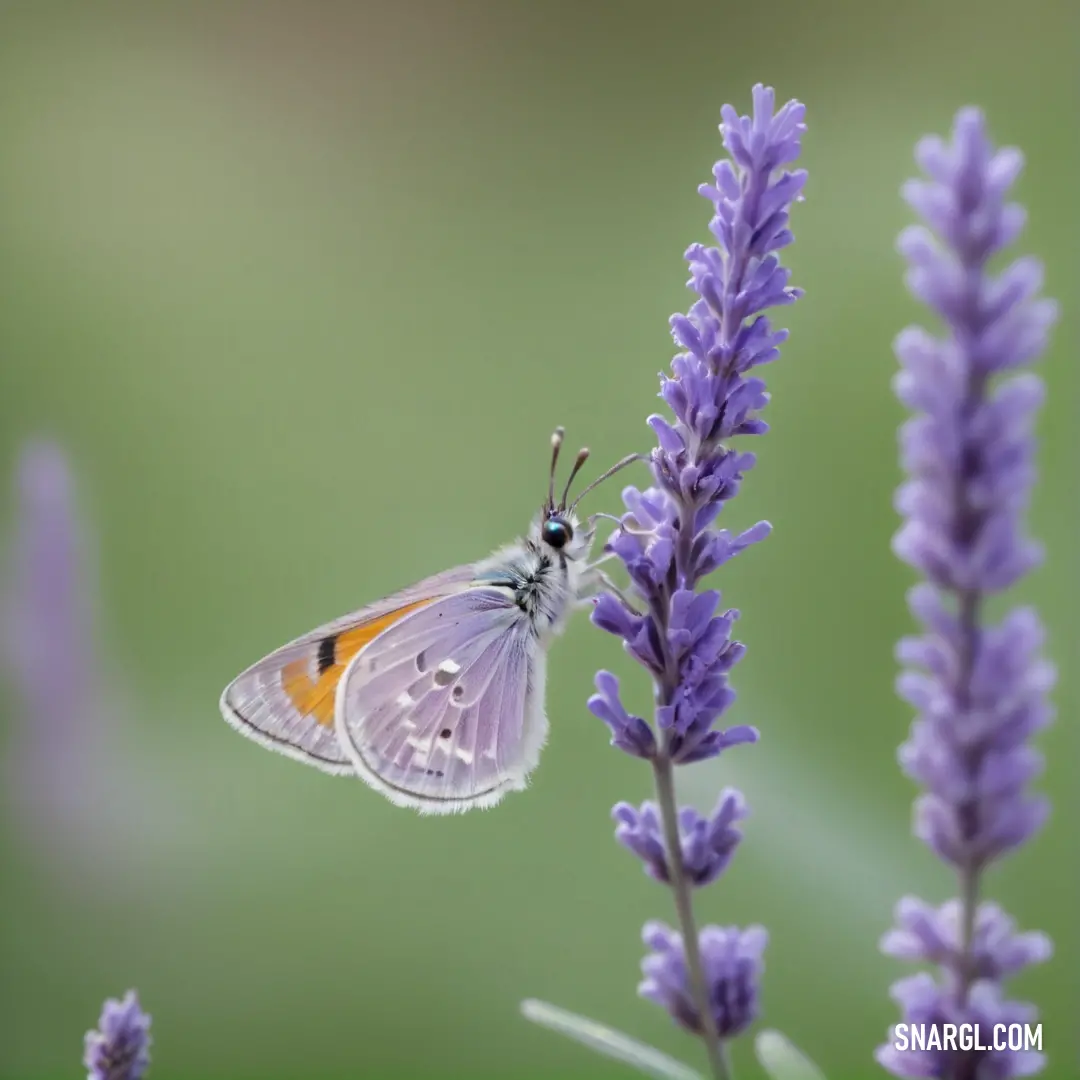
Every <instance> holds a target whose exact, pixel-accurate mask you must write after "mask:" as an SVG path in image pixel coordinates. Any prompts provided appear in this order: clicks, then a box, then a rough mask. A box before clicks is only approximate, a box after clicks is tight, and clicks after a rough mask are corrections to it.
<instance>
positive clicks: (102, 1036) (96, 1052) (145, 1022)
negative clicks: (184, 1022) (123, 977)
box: [83, 990, 150, 1080]
mask: <svg viewBox="0 0 1080 1080" xmlns="http://www.w3.org/2000/svg"><path fill="white" fill-rule="evenodd" d="M83 1064H84V1065H85V1066H86V1067H87V1069H89V1070H90V1071H89V1073H88V1074H87V1080H141V1078H142V1076H143V1075H144V1074H145V1073H146V1070H147V1069H148V1068H149V1066H150V1017H149V1016H148V1015H147V1014H146V1013H144V1012H143V1011H142V1009H141V1008H140V1006H139V999H138V996H137V995H136V993H135V991H134V990H129V991H128V992H127V993H126V994H125V995H124V999H123V1000H122V1001H117V1000H116V999H115V998H109V999H108V1000H107V1001H106V1002H105V1007H104V1008H103V1009H102V1010H101V1019H100V1020H99V1021H98V1030H96V1031H88V1032H87V1033H86V1049H85V1053H84V1054H83Z"/></svg>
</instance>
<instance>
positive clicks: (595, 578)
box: [575, 556, 644, 616]
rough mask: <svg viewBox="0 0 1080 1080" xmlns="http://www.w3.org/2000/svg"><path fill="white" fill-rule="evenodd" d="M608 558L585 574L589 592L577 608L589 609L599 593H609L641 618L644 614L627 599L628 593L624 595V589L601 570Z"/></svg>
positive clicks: (579, 599)
mask: <svg viewBox="0 0 1080 1080" xmlns="http://www.w3.org/2000/svg"><path fill="white" fill-rule="evenodd" d="M607 558H609V556H604V558H603V559H598V560H597V562H595V563H593V564H592V566H590V567H589V569H588V570H587V571H586V572H585V580H584V582H583V585H584V589H585V590H587V591H585V592H584V595H582V596H579V597H578V599H577V601H576V605H575V606H577V607H579V608H586V607H589V606H590V605H591V604H592V603H593V601H594V600H595V599H596V595H597V593H599V592H603V591H607V592H609V593H611V594H612V595H613V596H614V597H615V598H616V599H617V600H618V601H619V603H621V604H622V605H623V607H624V608H626V610H627V611H629V612H632V613H633V614H634V615H637V616H641V615H642V614H644V613H643V612H641V611H638V609H637V608H636V607H634V605H633V603H632V602H631V601H630V599H629V598H628V597H627V595H626V593H624V592H623V591H622V589H620V588H619V586H618V585H616V584H615V582H614V581H612V580H611V578H610V577H608V575H607V574H605V573H604V571H603V570H601V569H600V568H599V563H600V562H603V561H604V560H605V559H607Z"/></svg>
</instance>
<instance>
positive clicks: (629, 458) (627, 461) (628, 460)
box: [570, 454, 649, 513]
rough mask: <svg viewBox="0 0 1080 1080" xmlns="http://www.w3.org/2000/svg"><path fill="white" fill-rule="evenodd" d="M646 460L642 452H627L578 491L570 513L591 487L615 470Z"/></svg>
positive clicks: (608, 477)
mask: <svg viewBox="0 0 1080 1080" xmlns="http://www.w3.org/2000/svg"><path fill="white" fill-rule="evenodd" d="M580 456H581V455H580V454H579V455H578V457H580ZM648 460H649V459H648V458H647V457H646V456H645V455H644V454H627V455H626V457H624V458H623V459H622V461H617V462H615V464H614V465H612V466H611V468H610V469H608V470H607V472H603V473H601V474H600V475H599V476H598V477H597V478H596V479H595V480H594V481H593V482H592V483H591V484H589V485H588V486H586V487H585V489H584V490H582V491H579V492H578V497H577V498H576V499H575V500H574V501H573V502H572V503H571V504H570V511H571V513H572V512H573V510H574V507H576V506H577V504H578V503H579V502H581V500H582V499H583V498H585V496H586V495H588V494H589V492H590V491H592V489H593V488H594V487H596V486H597V485H598V484H602V483H603V482H604V481H605V480H608V479H610V478H611V477H612V476H614V475H615V474H616V473H617V472H622V470H623V469H625V468H626V466H627V465H633V464H634V462H635V461H648Z"/></svg>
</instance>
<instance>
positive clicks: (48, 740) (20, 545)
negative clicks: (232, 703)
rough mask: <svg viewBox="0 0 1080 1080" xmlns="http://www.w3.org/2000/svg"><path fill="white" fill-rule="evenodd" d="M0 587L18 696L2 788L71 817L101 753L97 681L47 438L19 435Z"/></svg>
mask: <svg viewBox="0 0 1080 1080" xmlns="http://www.w3.org/2000/svg"><path fill="white" fill-rule="evenodd" d="M15 479H16V494H17V504H16V522H15V530H16V531H15V536H14V542H13V544H12V561H11V565H10V567H9V575H8V580H7V582H6V589H5V596H4V610H3V615H4V620H3V622H4V626H3V629H4V654H5V659H6V661H7V665H6V666H7V667H8V668H9V670H10V672H11V674H12V676H13V681H14V684H15V689H16V691H17V694H18V697H19V699H20V707H21V721H20V722H19V723H18V724H16V725H15V726H14V728H13V731H12V745H11V751H10V753H9V755H8V765H9V767H10V770H11V771H10V774H9V775H8V777H7V778H6V784H5V786H6V788H7V790H8V791H9V792H10V793H11V795H12V796H13V797H14V798H15V800H16V802H17V803H18V804H19V805H20V806H21V807H22V810H23V811H24V812H25V816H26V817H27V820H30V819H37V820H38V821H39V823H41V824H46V825H50V826H52V825H76V826H77V825H78V824H79V823H80V821H81V819H82V815H83V813H84V811H85V809H86V804H87V802H88V801H89V799H90V797H91V794H92V793H91V792H90V790H89V786H91V785H92V784H93V781H94V777H95V775H96V771H97V766H98V764H99V759H100V757H101V746H100V743H101V738H102V734H103V732H102V730H101V726H100V725H101V723H102V721H103V718H102V717H101V716H100V715H98V713H99V704H100V700H101V698H100V693H101V687H100V686H99V684H98V678H97V665H96V657H95V656H94V648H93V635H92V628H91V618H90V610H89V609H90V604H89V596H90V593H91V589H90V588H89V587H88V579H87V567H86V566H85V564H84V560H85V554H86V552H85V546H84V545H85V539H84V536H83V533H82V529H81V527H80V524H79V521H78V519H77V515H76V510H75V505H74V492H73V490H72V489H73V481H72V477H71V472H70V469H69V467H68V462H67V458H66V457H65V455H64V453H63V451H62V450H61V449H60V448H59V447H58V446H56V445H55V444H54V443H51V442H47V441H44V440H37V441H33V442H30V443H28V444H26V446H25V447H24V448H23V450H22V453H21V455H20V457H19V460H18V463H17V467H16V477H15Z"/></svg>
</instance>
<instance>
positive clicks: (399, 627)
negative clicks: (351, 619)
mask: <svg viewBox="0 0 1080 1080" xmlns="http://www.w3.org/2000/svg"><path fill="white" fill-rule="evenodd" d="M544 677H545V655H544V650H543V648H542V646H541V644H540V642H539V641H538V639H537V636H536V634H535V631H534V628H533V626H532V623H531V620H530V619H529V617H528V615H527V614H526V613H525V612H524V611H522V610H521V609H520V608H518V607H517V605H516V604H515V603H514V600H513V597H512V596H511V595H510V594H508V592H507V591H506V590H504V589H494V588H485V587H474V588H470V589H467V590H465V591H464V592H460V593H457V594H455V595H453V596H448V597H446V598H444V599H442V600H439V601H437V602H435V603H433V604H430V605H427V606H425V607H423V608H418V609H416V610H414V611H412V612H410V613H409V614H408V615H407V616H406V617H405V618H403V619H401V620H400V621H398V622H396V623H395V624H394V625H392V626H390V627H387V628H386V629H385V630H383V631H382V633H381V634H379V636H378V637H377V638H375V639H374V640H373V641H371V642H370V644H368V645H367V646H366V647H365V648H364V649H363V650H362V651H361V652H359V653H358V654H357V656H356V657H355V659H353V660H352V662H351V663H350V664H349V667H348V668H347V669H346V671H345V674H344V675H343V676H342V678H341V680H340V682H339V683H338V690H337V708H336V727H337V734H338V742H339V744H340V745H341V746H342V747H343V748H344V749H345V750H346V752H347V753H348V755H349V757H350V759H351V761H352V764H353V767H354V769H355V771H356V773H357V774H358V775H359V776H360V778H361V779H362V780H365V781H366V782H367V783H368V784H370V785H371V786H372V787H374V788H376V789H377V790H378V791H381V792H382V793H383V794H384V795H386V796H387V797H388V798H389V799H390V800H391V801H392V802H394V803H396V804H398V805H399V806H409V807H412V808H413V809H416V810H419V811H420V812H422V813H430V814H447V813H454V812H457V811H462V810H468V809H471V808H473V807H487V806H494V805H495V803H497V802H498V801H499V800H500V799H501V798H502V797H503V795H504V794H506V792H507V791H513V790H520V789H521V788H524V787H525V784H526V780H527V777H528V774H529V773H530V772H531V771H532V769H533V768H535V766H536V762H537V759H538V758H539V755H540V750H541V748H542V746H543V743H544V739H545V738H546V735H547V720H546V718H545V716H544Z"/></svg>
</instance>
